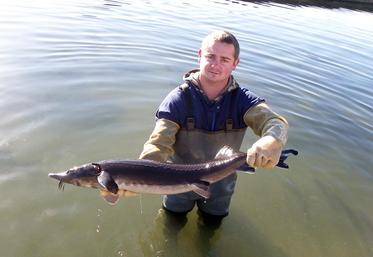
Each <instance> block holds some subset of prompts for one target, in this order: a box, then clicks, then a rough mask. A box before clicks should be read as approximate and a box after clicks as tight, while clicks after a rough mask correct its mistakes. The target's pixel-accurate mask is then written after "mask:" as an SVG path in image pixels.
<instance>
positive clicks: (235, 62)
mask: <svg viewBox="0 0 373 257" xmlns="http://www.w3.org/2000/svg"><path fill="white" fill-rule="evenodd" d="M239 63H240V58H237V60H234V63H233V66H234V68H233V70H235V69H236V67H237V65H238V64H239Z"/></svg>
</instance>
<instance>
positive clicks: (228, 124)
mask: <svg viewBox="0 0 373 257" xmlns="http://www.w3.org/2000/svg"><path fill="white" fill-rule="evenodd" d="M238 91H239V90H238V88H236V89H234V90H233V91H232V96H231V104H230V106H229V108H230V109H229V116H230V118H228V119H227V120H226V121H225V130H226V131H229V130H232V129H233V119H232V115H233V110H235V108H234V106H235V105H237V101H238V99H237V95H238Z"/></svg>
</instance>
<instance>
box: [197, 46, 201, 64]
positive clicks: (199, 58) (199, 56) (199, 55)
mask: <svg viewBox="0 0 373 257" xmlns="http://www.w3.org/2000/svg"><path fill="white" fill-rule="evenodd" d="M197 55H198V62H200V61H201V56H202V49H201V48H200V49H198V53H197Z"/></svg>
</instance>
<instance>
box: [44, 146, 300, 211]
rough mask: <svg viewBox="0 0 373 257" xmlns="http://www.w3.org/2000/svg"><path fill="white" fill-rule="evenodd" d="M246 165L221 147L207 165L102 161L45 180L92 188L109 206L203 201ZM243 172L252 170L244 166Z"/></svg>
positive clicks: (243, 155)
mask: <svg viewBox="0 0 373 257" xmlns="http://www.w3.org/2000/svg"><path fill="white" fill-rule="evenodd" d="M289 153H293V154H295V155H296V154H297V152H296V151H295V150H285V151H283V152H282V155H281V158H280V161H279V163H278V164H277V166H279V167H283V168H287V167H288V166H287V165H286V164H285V163H284V161H285V159H286V158H287V155H288V154H289ZM245 164H246V153H243V152H235V151H234V150H233V149H231V148H230V147H228V146H224V147H223V148H222V149H221V150H220V151H219V152H218V153H217V155H216V156H215V158H214V159H213V160H211V161H208V162H204V163H199V164H174V163H168V162H158V161H152V160H104V161H99V162H94V163H89V164H84V165H82V166H79V167H74V168H71V169H69V170H67V171H64V172H60V173H49V174H48V176H49V177H51V178H54V179H57V180H59V181H60V182H59V185H58V187H59V189H63V188H64V183H68V184H73V185H76V186H81V187H89V188H96V189H99V190H100V191H101V196H102V197H103V198H104V199H105V200H106V201H107V202H108V203H110V204H115V203H117V202H118V199H119V197H120V196H130V195H134V194H137V193H151V194H163V195H170V194H179V193H184V192H190V191H193V192H195V193H196V194H198V195H200V196H202V197H203V198H205V199H208V198H209V197H210V192H209V187H210V185H211V184H213V183H216V182H218V181H220V180H222V179H224V178H226V177H228V176H229V175H231V174H233V173H234V172H236V170H237V169H239V168H240V167H241V168H240V169H241V170H242V167H244V166H245ZM245 171H246V172H249V171H250V172H254V171H255V169H254V168H252V167H249V166H248V165H247V164H246V169H245Z"/></svg>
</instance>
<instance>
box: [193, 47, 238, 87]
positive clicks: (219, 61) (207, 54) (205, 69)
mask: <svg viewBox="0 0 373 257" xmlns="http://www.w3.org/2000/svg"><path fill="white" fill-rule="evenodd" d="M198 57H199V65H200V72H201V76H203V77H204V79H206V80H207V81H209V82H212V83H214V82H215V83H216V82H224V81H227V80H228V79H229V77H230V75H231V73H232V71H233V70H234V69H235V68H236V66H237V65H238V63H239V59H237V60H235V58H234V46H233V45H232V44H227V43H222V42H210V43H209V44H207V45H206V46H205V47H204V48H201V49H200V50H199V51H198Z"/></svg>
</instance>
